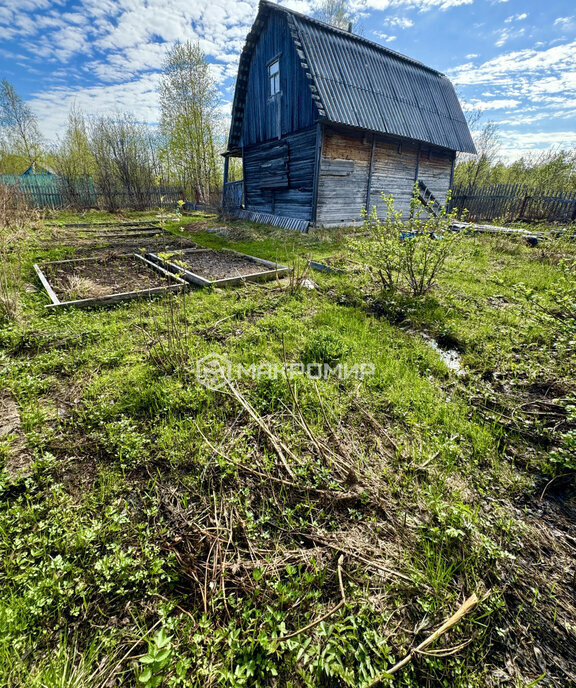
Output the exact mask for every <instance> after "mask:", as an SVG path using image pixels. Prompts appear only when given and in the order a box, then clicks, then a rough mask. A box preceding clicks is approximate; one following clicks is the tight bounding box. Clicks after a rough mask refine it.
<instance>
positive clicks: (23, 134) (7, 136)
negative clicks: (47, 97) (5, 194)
mask: <svg viewBox="0 0 576 688" xmlns="http://www.w3.org/2000/svg"><path fill="white" fill-rule="evenodd" d="M0 133H1V135H2V138H3V140H4V146H3V148H4V149H5V150H7V151H9V152H10V153H12V154H14V155H18V156H20V157H22V158H23V159H24V160H25V161H26V163H27V164H28V165H33V164H34V163H35V162H37V160H38V158H39V156H40V153H41V150H42V138H41V136H40V130H39V129H38V120H37V119H36V116H35V115H34V113H33V112H32V110H31V109H30V108H29V107H28V105H26V103H25V102H24V101H23V100H22V98H21V97H20V96H19V95H18V93H16V90H15V88H14V86H12V84H11V83H10V82H9V81H6V79H3V80H2V83H1V84H0Z"/></svg>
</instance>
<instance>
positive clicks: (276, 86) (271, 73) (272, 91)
mask: <svg viewBox="0 0 576 688" xmlns="http://www.w3.org/2000/svg"><path fill="white" fill-rule="evenodd" d="M278 93H280V57H276V58H274V59H273V60H272V62H269V63H268V96H269V97H270V98H272V97H273V96H275V95H277V94H278Z"/></svg>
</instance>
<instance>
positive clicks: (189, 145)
mask: <svg viewBox="0 0 576 688" xmlns="http://www.w3.org/2000/svg"><path fill="white" fill-rule="evenodd" d="M160 105H161V121H160V127H161V131H162V135H163V137H164V139H165V141H166V148H167V150H166V151H165V156H164V158H165V160H167V161H169V163H170V166H171V168H172V170H173V171H174V173H175V176H176V179H177V180H178V183H179V184H180V186H181V187H182V189H183V190H184V191H185V192H186V193H187V194H194V196H195V197H196V198H197V199H198V200H199V201H201V202H208V201H209V199H210V197H211V195H212V194H213V193H214V192H215V191H216V190H217V189H218V187H219V186H220V164H219V162H218V158H217V155H216V145H215V137H216V128H217V122H218V114H217V113H218V111H217V108H218V105H219V92H218V88H217V86H216V83H215V81H214V79H213V77H212V75H211V73H210V67H209V65H208V63H207V62H206V56H205V55H204V53H203V51H202V49H201V48H200V46H199V45H198V44H197V43H191V42H189V41H187V42H185V43H177V44H176V45H175V46H174V48H172V50H170V52H169V53H168V54H167V56H166V60H165V62H164V66H163V74H162V78H161V81H160Z"/></svg>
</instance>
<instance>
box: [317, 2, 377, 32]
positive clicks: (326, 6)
mask: <svg viewBox="0 0 576 688" xmlns="http://www.w3.org/2000/svg"><path fill="white" fill-rule="evenodd" d="M364 4H365V3H364V2H362V0H356V2H354V1H351V0H322V2H321V3H320V5H319V7H318V9H317V10H316V17H317V18H318V19H320V21H323V22H326V24H332V26H336V27H337V28H339V29H349V28H351V29H352V30H357V28H358V10H359V9H360V7H362V6H363V5H364Z"/></svg>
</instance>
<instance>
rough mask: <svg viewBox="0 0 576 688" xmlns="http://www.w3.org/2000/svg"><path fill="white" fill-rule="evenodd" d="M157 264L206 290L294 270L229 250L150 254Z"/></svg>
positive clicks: (269, 277) (272, 277) (259, 279)
mask: <svg viewBox="0 0 576 688" xmlns="http://www.w3.org/2000/svg"><path fill="white" fill-rule="evenodd" d="M148 257H149V258H150V259H151V260H153V261H154V262H155V263H158V264H160V265H162V266H164V267H165V268H166V269H167V270H170V271H171V272H174V273H176V274H178V275H180V276H181V277H182V278H183V279H185V280H186V281H187V282H190V283H191V284H196V285H199V286H202V287H208V286H226V285H230V284H240V283H242V282H246V281H265V280H269V279H274V278H275V277H276V276H279V275H284V274H286V273H288V272H289V271H290V268H289V267H287V266H286V265H280V264H279V263H273V262H271V261H269V260H264V259H262V258H256V257H255V256H249V255H246V254H244V253H238V252H236V251H231V250H229V249H222V250H221V251H213V250H212V249H199V250H195V249H192V250H185V251H176V252H174V253H169V254H154V253H151V254H148Z"/></svg>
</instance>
